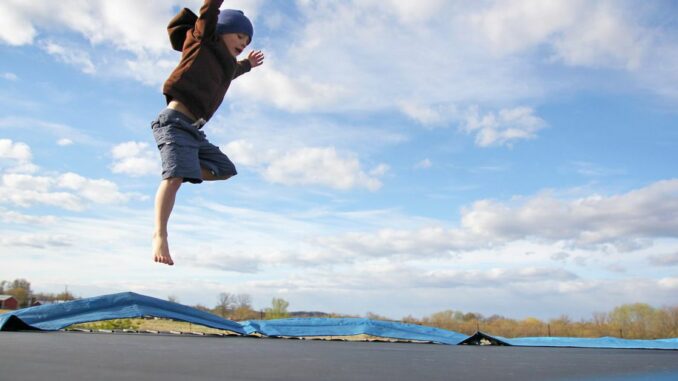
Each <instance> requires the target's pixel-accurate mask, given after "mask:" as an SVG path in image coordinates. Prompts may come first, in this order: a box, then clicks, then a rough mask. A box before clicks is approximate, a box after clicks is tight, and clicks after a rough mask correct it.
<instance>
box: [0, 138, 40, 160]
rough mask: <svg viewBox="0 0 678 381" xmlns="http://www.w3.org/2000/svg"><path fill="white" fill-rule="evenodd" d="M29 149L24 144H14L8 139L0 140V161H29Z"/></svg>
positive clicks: (30, 155)
mask: <svg viewBox="0 0 678 381" xmlns="http://www.w3.org/2000/svg"><path fill="white" fill-rule="evenodd" d="M32 156H33V155H32V154H31V148H30V147H29V146H28V145H27V144H25V143H21V142H18V143H14V142H12V140H10V139H0V159H11V160H17V161H30V160H31V157H32Z"/></svg>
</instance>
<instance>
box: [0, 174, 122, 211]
mask: <svg viewBox="0 0 678 381" xmlns="http://www.w3.org/2000/svg"><path fill="white" fill-rule="evenodd" d="M130 197H131V195H129V194H124V193H121V192H120V191H119V190H118V187H117V185H115V183H113V182H111V181H108V180H104V179H99V180H93V179H88V178H85V177H82V176H80V175H78V174H75V173H65V174H62V175H59V176H58V177H56V178H54V177H46V176H33V175H27V174H12V173H8V174H4V175H2V177H1V178H0V203H9V204H14V205H18V206H21V207H29V206H32V205H35V204H42V205H51V206H56V207H59V208H63V209H67V210H74V211H81V210H84V209H86V207H87V205H88V202H91V203H94V204H119V203H124V202H127V201H128V200H129V199H130Z"/></svg>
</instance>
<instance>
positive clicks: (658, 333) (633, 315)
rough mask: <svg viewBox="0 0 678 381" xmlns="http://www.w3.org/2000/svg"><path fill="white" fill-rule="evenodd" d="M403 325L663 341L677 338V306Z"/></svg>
mask: <svg viewBox="0 0 678 381" xmlns="http://www.w3.org/2000/svg"><path fill="white" fill-rule="evenodd" d="M403 322H406V323H412V324H420V325H426V326H431V327H437V328H443V329H448V330H452V331H456V332H460V333H464V334H467V335H471V334H473V333H474V332H476V331H482V332H484V333H487V334H490V335H497V336H503V337H508V338H511V337H530V336H562V337H602V336H611V337H620V338H625V339H660V338H673V337H678V306H670V307H661V308H656V307H652V306H650V305H649V304H646V303H634V304H623V305H621V306H618V307H615V308H614V309H612V311H610V312H596V313H594V314H593V317H592V318H591V319H582V320H579V321H574V320H573V319H571V318H570V317H568V316H567V315H561V316H560V317H558V318H555V319H550V320H546V321H544V320H540V319H537V318H534V317H528V318H525V319H522V320H516V319H510V318H506V317H503V316H499V315H492V316H489V317H484V316H483V315H482V314H479V313H475V312H468V313H464V312H462V311H454V310H446V311H441V312H436V313H434V314H432V315H430V316H427V317H424V318H422V319H417V318H414V317H412V316H408V317H406V318H404V319H403Z"/></svg>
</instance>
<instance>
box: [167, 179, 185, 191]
mask: <svg viewBox="0 0 678 381" xmlns="http://www.w3.org/2000/svg"><path fill="white" fill-rule="evenodd" d="M163 181H165V183H166V184H167V186H168V187H171V188H177V189H178V188H179V187H180V186H181V184H182V183H183V182H184V178H183V177H170V178H167V179H165V180H163Z"/></svg>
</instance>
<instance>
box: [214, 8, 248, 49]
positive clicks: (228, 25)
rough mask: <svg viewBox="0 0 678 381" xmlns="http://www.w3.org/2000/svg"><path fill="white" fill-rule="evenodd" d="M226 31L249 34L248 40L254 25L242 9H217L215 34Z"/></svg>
mask: <svg viewBox="0 0 678 381" xmlns="http://www.w3.org/2000/svg"><path fill="white" fill-rule="evenodd" d="M226 33H243V34H246V35H248V36H250V41H252V36H254V27H253V26H252V23H251V22H250V19H248V18H247V16H245V13H243V11H239V10H236V9H224V10H222V11H219V19H218V20H217V34H219V35H221V34H226Z"/></svg>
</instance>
